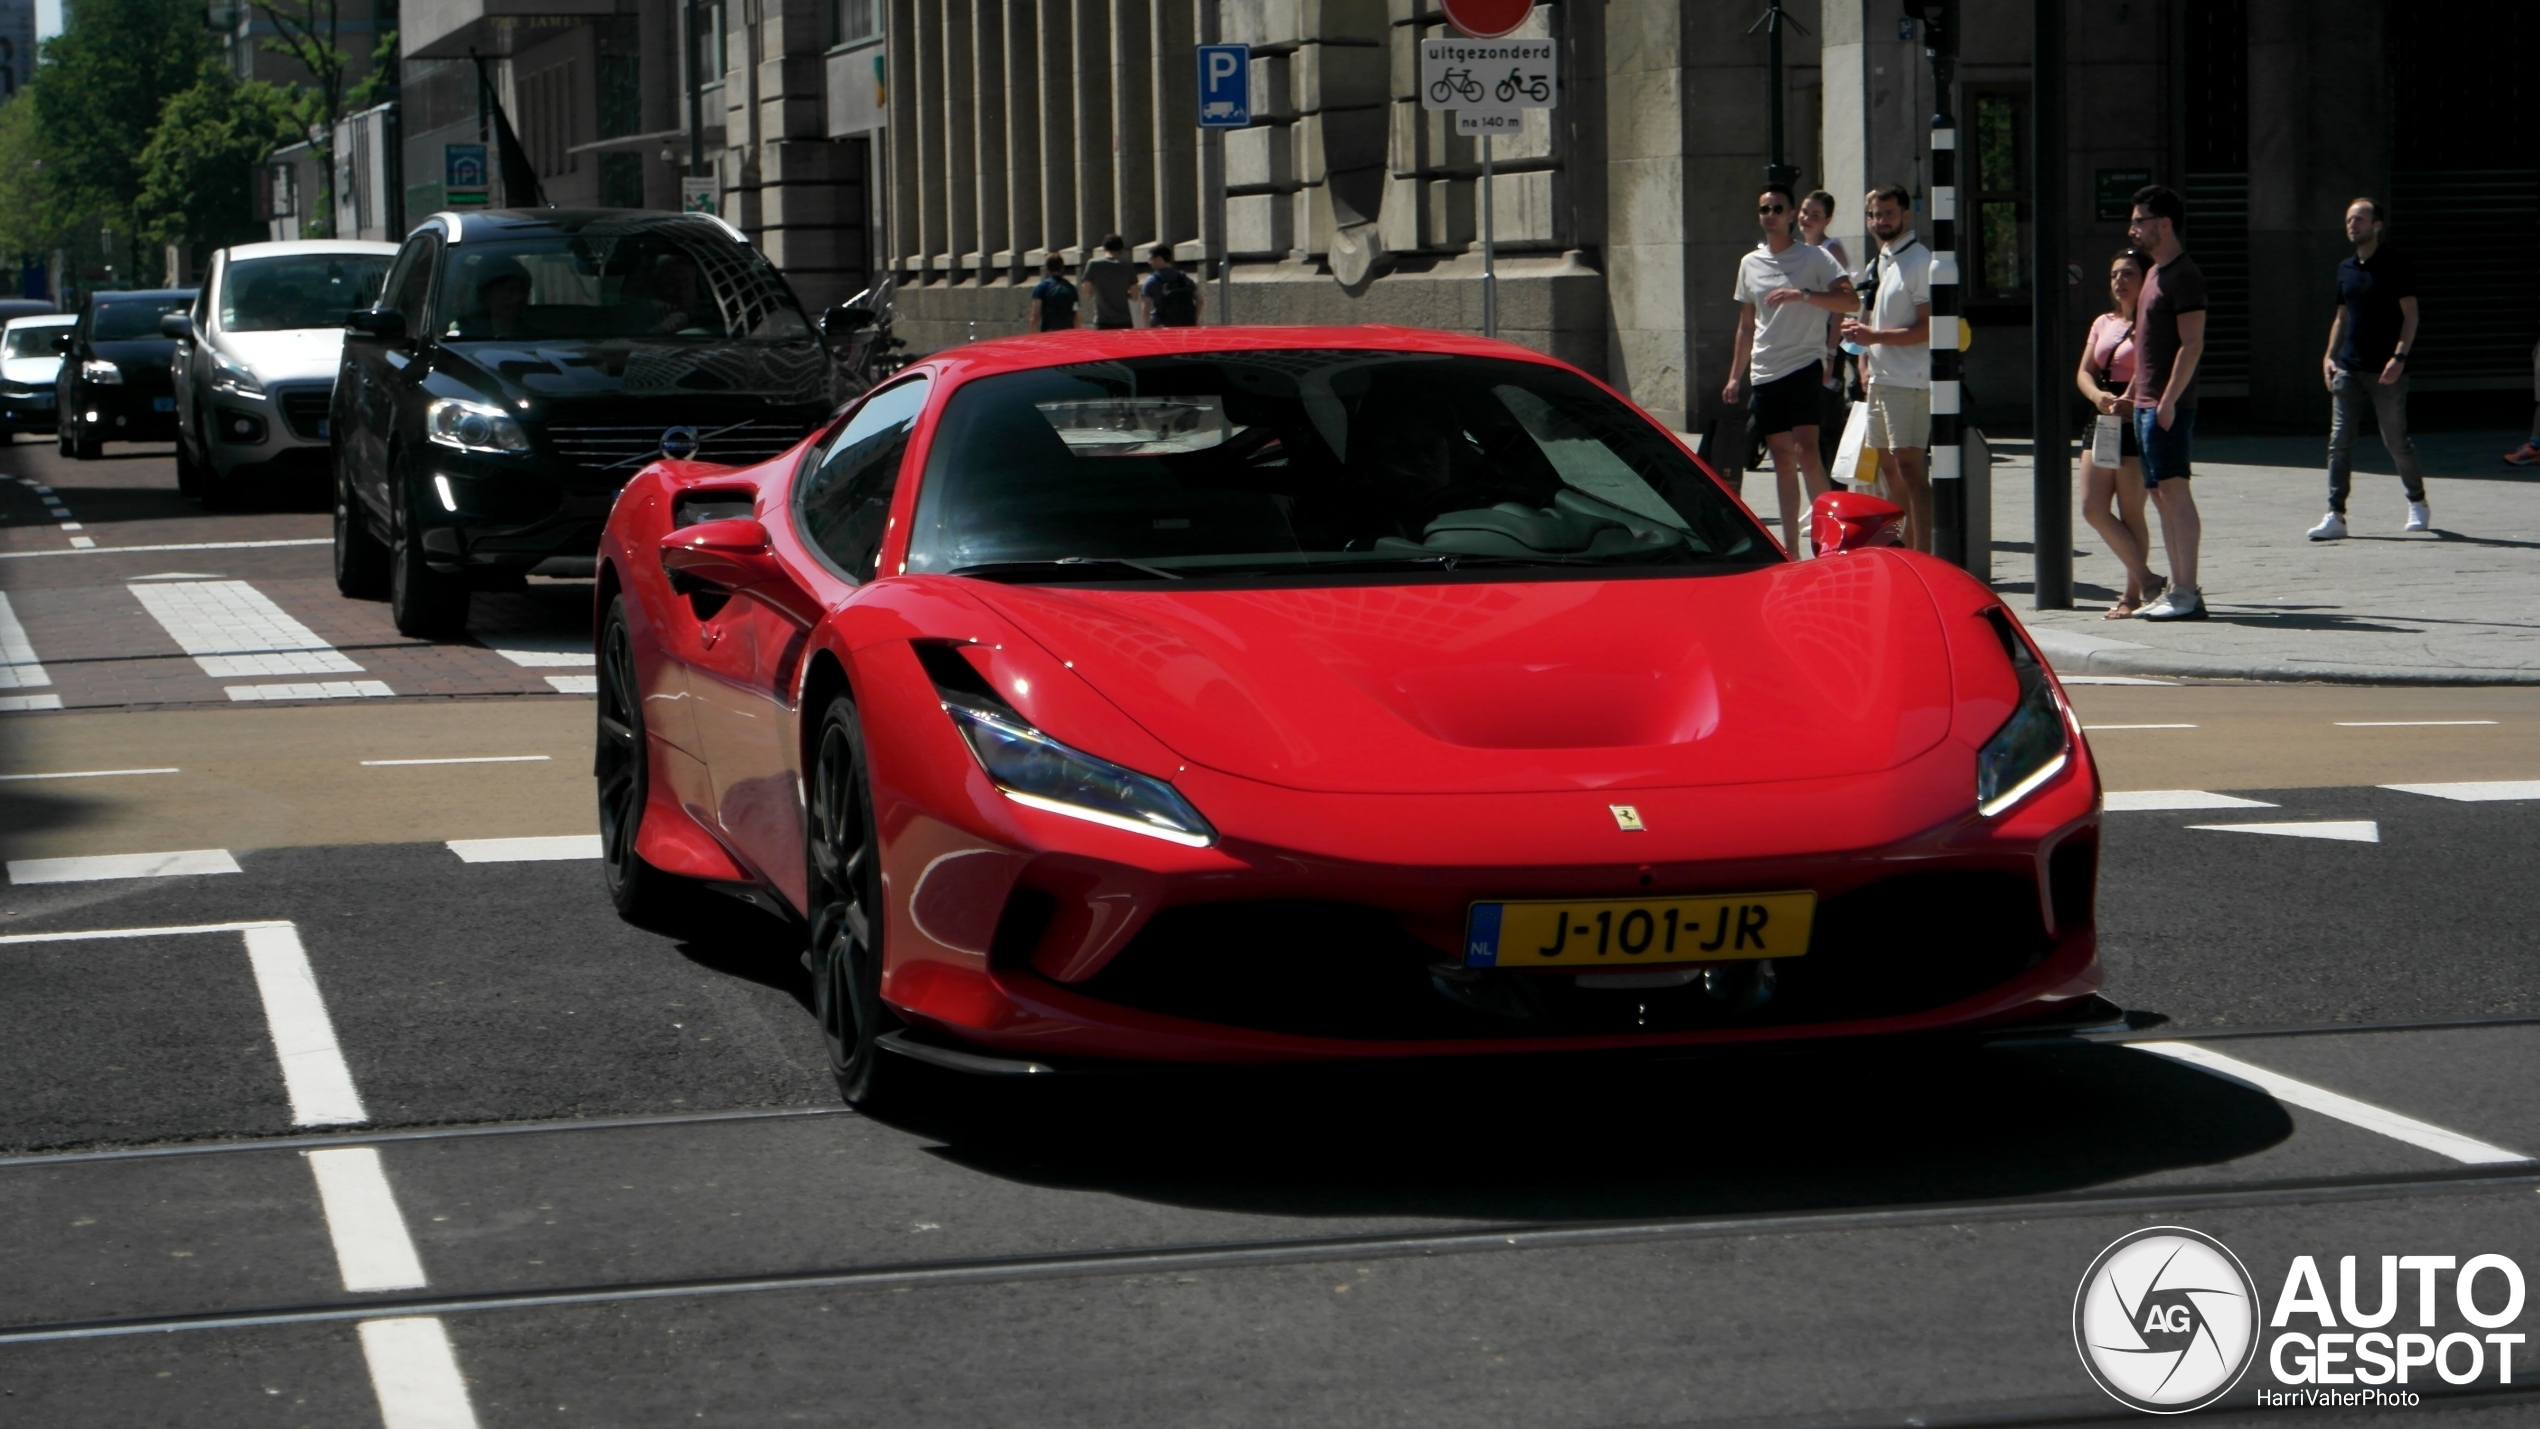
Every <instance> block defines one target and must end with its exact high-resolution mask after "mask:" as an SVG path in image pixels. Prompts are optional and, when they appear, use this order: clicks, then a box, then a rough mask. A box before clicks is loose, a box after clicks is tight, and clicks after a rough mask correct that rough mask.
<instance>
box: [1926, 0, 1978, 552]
mask: <svg viewBox="0 0 2540 1429" xmlns="http://www.w3.org/2000/svg"><path fill="white" fill-rule="evenodd" d="M1957 11H1958V7H1957V4H1956V0H1924V3H1921V4H1918V5H1915V6H1913V7H1911V9H1910V10H1909V12H1908V13H1916V14H1919V15H1920V17H1921V19H1922V22H1923V48H1924V52H1925V53H1926V54H1928V55H1929V56H1930V57H1931V81H1932V84H1931V88H1932V111H1933V112H1932V117H1931V438H1930V440H1931V449H1930V450H1931V455H1930V461H1931V518H1932V519H1931V524H1932V554H1933V555H1935V556H1938V557H1940V558H1941V559H1942V560H1944V561H1947V562H1948V563H1949V564H1951V565H1953V566H1957V567H1960V568H1962V569H1968V568H1971V562H1972V561H1973V560H1974V559H1975V557H1976V555H1977V553H1975V552H1971V551H1969V550H1968V549H1967V545H1968V542H1967V483H1966V481H1965V479H1964V477H1965V468H1964V464H1963V462H1962V461H1961V459H1960V452H1959V446H1958V411H1959V406H1960V400H1959V392H1960V388H1959V385H1958V327H1959V324H1960V323H1962V322H1964V321H1965V319H1964V318H1963V317H1961V316H1960V313H1961V311H1962V310H1963V308H1964V303H1963V302H1962V301H1961V295H1960V288H1959V285H1958V120H1957V118H1956V117H1955V116H1954V115H1953V114H1952V113H1951V112H1950V108H1951V106H1950V102H1949V86H1950V82H1951V80H1952V79H1953V78H1954V77H1955V74H1956V71H1957V68H1958V13H1957ZM1982 554H1983V557H1984V559H1985V560H1986V562H1987V566H1986V569H1987V570H1988V571H1990V569H1991V566H1990V562H1991V559H1992V553H1991V552H1990V551H1987V552H1984V553H1982Z"/></svg>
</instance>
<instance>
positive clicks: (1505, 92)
mask: <svg viewBox="0 0 2540 1429" xmlns="http://www.w3.org/2000/svg"><path fill="white" fill-rule="evenodd" d="M1481 88H1482V87H1481V86H1480V85H1478V84H1477V85H1475V86H1473V94H1472V96H1471V97H1472V98H1474V99H1479V98H1481V97H1482V96H1481ZM1440 97H1441V98H1443V97H1444V96H1440ZM1520 97H1523V98H1526V99H1531V100H1533V101H1535V102H1536V103H1537V104H1542V103H1544V102H1546V101H1548V100H1550V99H1551V98H1552V80H1551V79H1550V77H1548V76H1545V75H1540V74H1528V73H1526V71H1525V68H1524V67H1523V66H1520V65H1511V66H1509V69H1508V78H1506V79H1503V80H1501V81H1500V82H1499V102H1500V103H1502V104H1514V103H1516V102H1517V100H1518V99H1519V98H1520Z"/></svg>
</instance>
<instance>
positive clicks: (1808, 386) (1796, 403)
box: [1746, 362, 1826, 437]
mask: <svg viewBox="0 0 2540 1429" xmlns="http://www.w3.org/2000/svg"><path fill="white" fill-rule="evenodd" d="M1822 376H1823V369H1821V368H1820V367H1819V366H1818V365H1817V364H1816V363H1813V362H1811V363H1809V364H1808V365H1807V366H1805V367H1803V368H1801V369H1799V370H1798V371H1797V372H1794V373H1792V374H1790V375H1789V376H1788V377H1776V378H1774V379H1773V380H1772V381H1770V382H1762V383H1758V384H1756V387H1755V390H1754V391H1752V392H1750V393H1748V394H1747V397H1746V405H1747V406H1748V407H1749V408H1750V409H1752V410H1753V411H1754V413H1755V435H1757V436H1759V437H1769V436H1773V435H1775V434H1776V433H1780V432H1787V431H1789V430H1791V429H1792V428H1794V427H1813V426H1815V425H1817V421H1818V413H1819V411H1820V409H1821V407H1822V405H1823V403H1822V399H1821V398H1820V397H1819V395H1818V394H1819V393H1822V392H1824V391H1825V390H1826V389H1825V386H1824V384H1823V382H1822V381H1821V380H1820V379H1821V378H1822Z"/></svg>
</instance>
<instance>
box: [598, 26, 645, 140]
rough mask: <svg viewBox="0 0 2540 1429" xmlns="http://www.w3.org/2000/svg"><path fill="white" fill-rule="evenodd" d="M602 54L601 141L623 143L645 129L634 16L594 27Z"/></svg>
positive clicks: (637, 38) (639, 39)
mask: <svg viewBox="0 0 2540 1429" xmlns="http://www.w3.org/2000/svg"><path fill="white" fill-rule="evenodd" d="M593 28H595V29H596V30H598V32H599V50H600V95H599V99H600V137H601V138H603V139H622V138H624V137H626V136H627V135H629V134H640V133H642V132H643V129H644V83H643V76H644V68H643V59H642V53H641V49H642V45H641V38H642V37H641V36H640V35H639V34H638V32H637V30H636V21H635V17H634V16H632V15H612V16H609V17H608V18H606V19H603V20H601V21H600V22H599V23H598V24H597V25H596V26H594V27H593Z"/></svg>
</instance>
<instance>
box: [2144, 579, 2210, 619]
mask: <svg viewBox="0 0 2540 1429" xmlns="http://www.w3.org/2000/svg"><path fill="white" fill-rule="evenodd" d="M2134 618H2135V619H2137V620H2202V619H2204V618H2205V595H2204V592H2202V591H2197V590H2190V589H2188V588H2187V587H2185V586H2171V587H2170V590H2169V594H2167V595H2164V596H2162V597H2161V598H2160V599H2159V600H2156V601H2154V602H2152V603H2151V604H2150V605H2147V606H2145V607H2143V608H2142V609H2141V610H2138V611H2136V612H2135V613H2134Z"/></svg>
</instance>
